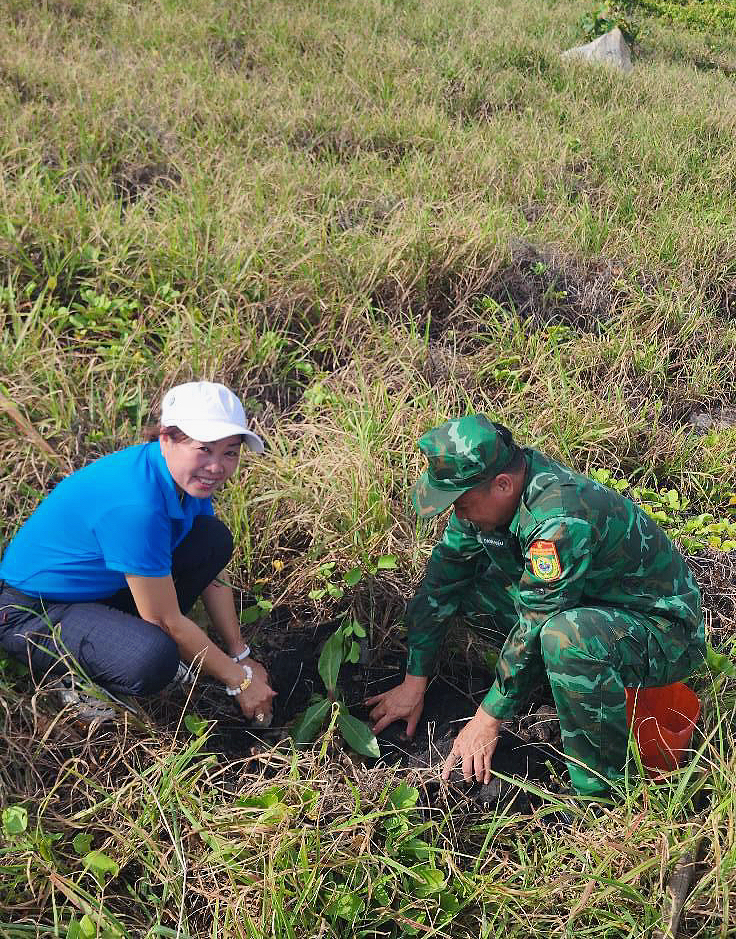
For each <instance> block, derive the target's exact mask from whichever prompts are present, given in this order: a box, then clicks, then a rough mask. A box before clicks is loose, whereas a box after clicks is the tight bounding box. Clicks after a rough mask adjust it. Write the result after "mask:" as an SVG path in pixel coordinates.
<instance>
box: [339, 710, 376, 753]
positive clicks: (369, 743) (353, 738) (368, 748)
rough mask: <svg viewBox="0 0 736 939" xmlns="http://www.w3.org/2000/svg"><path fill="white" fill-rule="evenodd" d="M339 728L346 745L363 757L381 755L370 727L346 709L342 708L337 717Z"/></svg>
mask: <svg viewBox="0 0 736 939" xmlns="http://www.w3.org/2000/svg"><path fill="white" fill-rule="evenodd" d="M337 726H338V727H339V728H340V733H341V734H342V735H343V737H344V739H345V743H346V744H347V745H348V746H349V747H352V748H353V750H355V752H356V753H362V754H363V756H376V757H378V756H380V755H381V750H380V747H379V746H378V741H377V740H376V737H375V734H374V733H373V731H372V730H371V729H370V727H369V726H368V725H367V724H366V723H365V722H364V721H359V720H358V718H357V717H353V715H352V714H350V713H348V711H347V710H346V709H345V708H344V707H341V708H340V713H339V714H338V715H337Z"/></svg>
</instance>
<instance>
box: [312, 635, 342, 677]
mask: <svg viewBox="0 0 736 939" xmlns="http://www.w3.org/2000/svg"><path fill="white" fill-rule="evenodd" d="M344 658H345V650H344V640H343V635H342V632H341V631H340V630H339V629H338V630H336V631H335V632H334V633H333V634H332V635H331V636H330V638H329V639H328V640H327V642H326V643H325V644H324V646H323V648H322V653H321V655H320V657H319V662H318V663H317V671H318V672H319V674H320V677H321V679H322V681H323V682H324V683H325V688H326V689H327V690H328V691H330V692H332V693H334V691H335V688H337V676H338V675H339V674H340V666H341V665H342V663H343V659H344Z"/></svg>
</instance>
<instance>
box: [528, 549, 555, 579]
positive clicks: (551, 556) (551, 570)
mask: <svg viewBox="0 0 736 939" xmlns="http://www.w3.org/2000/svg"><path fill="white" fill-rule="evenodd" d="M529 556H530V558H531V562H532V571H533V572H534V574H535V575H536V576H537V577H538V578H539V579H540V580H557V578H558V577H559V576H560V574H561V573H562V569H561V568H560V559H559V557H558V556H557V548H556V547H555V544H554V542H552V541H535V542H534V544H533V545H532V546H531V548H530V549H529Z"/></svg>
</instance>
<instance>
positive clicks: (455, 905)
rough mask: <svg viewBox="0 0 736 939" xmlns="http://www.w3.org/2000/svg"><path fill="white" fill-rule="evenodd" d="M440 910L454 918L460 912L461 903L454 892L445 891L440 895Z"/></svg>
mask: <svg viewBox="0 0 736 939" xmlns="http://www.w3.org/2000/svg"><path fill="white" fill-rule="evenodd" d="M440 909H441V910H442V912H443V913H448V914H450V915H451V916H454V915H455V914H456V913H458V912H459V910H460V901H459V900H458V898H457V897H456V896H455V894H454V893H453V892H452V890H443V891H442V893H441V894H440Z"/></svg>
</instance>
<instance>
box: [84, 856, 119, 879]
mask: <svg viewBox="0 0 736 939" xmlns="http://www.w3.org/2000/svg"><path fill="white" fill-rule="evenodd" d="M84 866H85V867H86V868H87V869H88V870H91V871H92V873H93V874H94V875H95V877H96V878H97V880H98V881H99V882H100V883H102V884H104V883H106V882H107V881H108V880H109V879H110V878H111V877H117V876H118V873H119V872H120V868H119V867H118V865H117V864H116V863H115V861H113V859H112V858H111V857H110V856H109V855H107V854H105V853H104V852H103V851H90V852H89V854H88V855H87V856H86V857H85V859H84Z"/></svg>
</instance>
